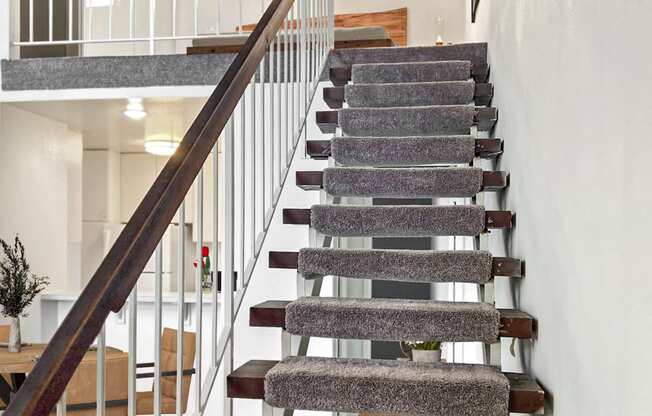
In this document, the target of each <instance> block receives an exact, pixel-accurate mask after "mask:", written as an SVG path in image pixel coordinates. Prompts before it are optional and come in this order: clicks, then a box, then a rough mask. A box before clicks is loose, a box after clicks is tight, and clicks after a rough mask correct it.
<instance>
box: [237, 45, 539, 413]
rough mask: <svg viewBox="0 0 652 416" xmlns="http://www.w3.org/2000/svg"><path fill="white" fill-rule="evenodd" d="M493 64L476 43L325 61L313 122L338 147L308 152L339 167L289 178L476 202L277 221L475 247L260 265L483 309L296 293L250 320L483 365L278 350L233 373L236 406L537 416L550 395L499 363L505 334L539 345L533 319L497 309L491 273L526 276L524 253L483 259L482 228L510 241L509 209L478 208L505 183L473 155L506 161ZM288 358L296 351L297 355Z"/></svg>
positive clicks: (329, 211)
mask: <svg viewBox="0 0 652 416" xmlns="http://www.w3.org/2000/svg"><path fill="white" fill-rule="evenodd" d="M486 54H487V46H486V45H485V44H466V45H455V46H445V47H420V48H375V49H359V50H358V49H352V50H346V51H333V52H332V53H331V65H332V66H333V67H332V68H331V70H330V78H331V81H332V82H333V84H334V87H331V88H326V89H325V90H324V99H325V101H326V102H327V104H328V105H329V106H330V107H331V108H332V109H333V111H323V112H318V114H317V123H318V125H319V127H320V128H321V129H322V131H324V132H332V133H335V137H333V138H332V139H331V140H319V141H316V140H315V141H308V143H307V152H308V154H309V155H310V156H312V157H313V158H315V159H325V158H330V159H331V160H332V161H333V162H334V163H332V165H333V166H332V167H329V168H327V169H325V170H324V171H323V172H322V171H314V172H298V173H297V175H296V182H297V185H298V186H300V187H302V188H303V189H306V190H308V191H311V190H320V191H322V192H324V193H325V194H326V195H327V202H328V201H330V202H335V201H339V200H341V198H342V197H358V198H360V197H364V198H439V197H455V198H469V199H470V200H471V201H472V203H470V204H468V205H450V206H437V205H434V206H411V205H392V206H367V205H360V206H354V205H339V204H336V203H326V204H318V205H314V206H312V207H310V208H286V209H285V210H284V212H283V218H284V223H286V224H296V225H297V226H299V225H309V226H310V229H311V233H314V234H315V235H322V236H326V241H329V240H328V237H333V238H342V237H417V236H421V237H434V236H469V237H474V238H475V240H474V241H475V242H476V245H475V248H476V249H475V250H466V251H435V250H427V251H422V250H414V251H413V250H409V251H408V250H364V249H355V250H353V249H339V248H330V247H327V244H325V246H326V247H325V246H316V244H315V246H312V247H307V248H303V249H301V250H300V251H299V252H298V253H297V252H272V253H270V258H269V262H270V267H272V268H284V269H297V271H298V273H299V275H300V279H301V280H303V281H313V282H321V278H322V277H323V276H326V275H334V276H338V277H340V278H343V279H379V280H396V281H404V282H422V283H424V282H425V283H443V282H464V283H475V284H477V285H478V287H479V295H480V296H479V298H480V300H481V301H480V302H440V301H423V300H408V299H351V298H325V297H319V296H318V288H319V287H320V286H319V285H318V286H316V287H317V290H314V289H313V290H312V292H311V293H301V291H300V293H298V295H299V296H298V298H297V299H296V300H294V301H269V302H265V303H263V304H260V305H257V306H254V307H252V308H251V310H250V324H251V326H254V327H256V326H257V327H278V328H282V330H283V333H284V334H289V335H290V336H296V337H303V339H304V340H305V339H309V337H326V338H334V339H363V340H389V341H426V340H431V339H437V340H440V341H443V342H474V341H475V342H481V343H483V344H484V345H485V349H484V351H485V355H484V357H485V364H484V365H472V364H460V363H440V364H424V363H416V362H406V361H390V360H365V359H341V358H316V357H305V356H287V357H285V358H283V360H282V361H280V362H273V361H251V362H249V363H246V364H245V365H243V366H242V367H240V368H239V369H237V370H235V371H234V372H233V373H231V375H230V376H229V377H228V395H229V397H232V398H252V399H263V400H264V403H265V404H264V406H263V410H264V411H265V409H267V411H268V412H269V414H275V411H276V410H278V409H305V410H319V411H333V412H350V413H360V412H365V414H366V412H371V413H378V414H380V413H382V414H387V413H389V414H401V415H402V414H409V415H434V414H437V415H447V416H463V415H483V416H499V415H500V416H504V415H507V414H509V413H510V412H518V413H540V412H542V410H543V399H544V393H543V391H542V389H541V388H540V387H539V386H538V385H537V383H536V382H535V381H534V380H532V379H531V378H530V377H528V376H527V375H522V374H511V373H503V372H502V371H501V367H500V355H501V347H500V345H501V344H500V339H501V338H502V337H507V338H522V339H530V338H533V337H534V335H535V332H536V325H535V321H534V319H533V318H532V317H531V316H529V315H528V314H526V313H524V312H521V311H516V310H506V309H497V308H496V305H495V302H494V296H493V281H494V278H495V277H497V276H503V277H507V278H510V279H520V278H523V277H524V276H523V267H522V263H521V261H520V260H519V259H514V258H498V257H493V256H492V254H491V253H490V252H489V251H487V246H488V244H487V233H489V232H491V230H493V229H503V230H507V231H509V229H510V228H511V227H512V225H513V220H514V214H513V213H512V212H508V211H502V210H491V209H488V208H487V207H485V206H483V200H484V198H483V195H484V193H486V192H500V191H501V190H503V189H505V188H506V187H507V186H508V185H509V175H508V173H506V172H500V171H486V170H483V169H482V168H481V167H480V160H481V159H489V160H491V159H493V158H495V157H496V156H498V155H499V154H500V153H502V151H503V147H502V141H501V140H499V139H494V138H489V136H490V133H491V130H492V128H493V126H494V125H495V123H496V121H497V111H496V109H494V108H490V107H487V105H489V104H490V102H491V98H492V95H493V88H492V86H491V84H488V83H487V82H486V81H487V78H488V73H489V70H488V66H487V61H486ZM350 81H351V83H349V82H350ZM344 103H346V107H345V106H344ZM489 163H490V162H489ZM436 165H439V166H436ZM442 165H443V166H442ZM313 240H315V241H317V240H316V239H313ZM300 286H301V285H300ZM307 294H311V295H312V296H305V295H307ZM315 295H317V296H315ZM304 347H305V346H304ZM306 349H307V348H303V354H305V350H306ZM286 352H288V353H289V352H291V353H292V354H299V355H301V354H302V353H301V348H299V351H293V350H292V348H290V349H289V351H288V350H287V349H286Z"/></svg>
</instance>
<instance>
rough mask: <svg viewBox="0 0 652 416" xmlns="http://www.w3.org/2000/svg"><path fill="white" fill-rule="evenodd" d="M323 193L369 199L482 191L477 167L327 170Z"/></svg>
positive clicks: (434, 195) (479, 172)
mask: <svg viewBox="0 0 652 416" xmlns="http://www.w3.org/2000/svg"><path fill="white" fill-rule="evenodd" d="M323 186H324V190H325V191H326V192H327V193H329V194H330V195H333V196H351V197H355V196H357V197H371V198H429V197H459V198H466V197H472V196H473V195H475V194H477V193H478V192H480V191H481V189H482V169H480V168H443V167H441V168H394V169H390V168H387V169H376V168H327V169H325V170H324V175H323Z"/></svg>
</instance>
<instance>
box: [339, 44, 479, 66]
mask: <svg viewBox="0 0 652 416" xmlns="http://www.w3.org/2000/svg"><path fill="white" fill-rule="evenodd" d="M487 49H488V48H487V43H484V42H482V43H460V44H456V45H446V46H411V47H404V48H396V47H386V48H351V49H335V50H333V51H331V54H330V56H329V64H330V67H331V68H334V67H348V66H352V65H355V64H371V63H401V62H439V61H456V60H459V61H470V62H471V64H472V65H483V64H485V65H486V63H487Z"/></svg>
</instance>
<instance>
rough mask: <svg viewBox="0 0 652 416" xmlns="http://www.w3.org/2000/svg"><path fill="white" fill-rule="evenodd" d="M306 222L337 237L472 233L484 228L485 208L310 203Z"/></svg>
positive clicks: (468, 206)
mask: <svg viewBox="0 0 652 416" xmlns="http://www.w3.org/2000/svg"><path fill="white" fill-rule="evenodd" d="M310 223H311V224H312V226H313V227H314V228H315V229H316V230H317V231H319V232H321V233H323V234H325V235H330V236H340V237H365V236H367V237H370V236H373V237H427V236H452V235H457V236H476V235H479V234H480V233H482V232H483V230H484V228H485V210H484V207H481V206H476V205H447V206H424V205H393V206H354V205H348V206H339V205H313V206H312V207H311V209H310Z"/></svg>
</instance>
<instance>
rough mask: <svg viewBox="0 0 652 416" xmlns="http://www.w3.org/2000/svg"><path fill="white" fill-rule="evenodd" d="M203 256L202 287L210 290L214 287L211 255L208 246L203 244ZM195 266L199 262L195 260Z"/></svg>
mask: <svg viewBox="0 0 652 416" xmlns="http://www.w3.org/2000/svg"><path fill="white" fill-rule="evenodd" d="M201 257H202V258H201V276H202V279H201V287H202V289H205V290H209V289H210V288H211V287H213V278H212V276H211V257H210V252H209V250H208V247H207V246H202V248H201ZM193 266H195V268H197V267H198V266H199V262H198V261H197V260H195V261H194V262H193Z"/></svg>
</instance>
